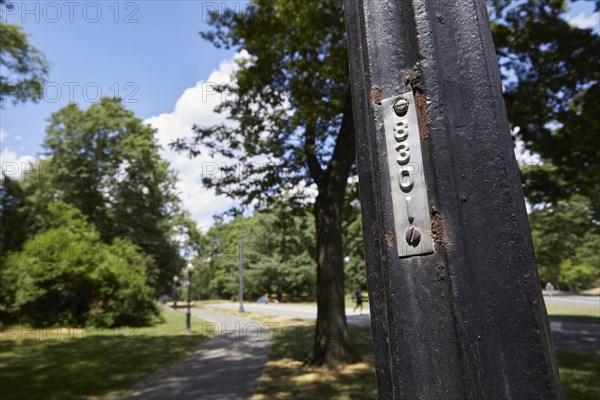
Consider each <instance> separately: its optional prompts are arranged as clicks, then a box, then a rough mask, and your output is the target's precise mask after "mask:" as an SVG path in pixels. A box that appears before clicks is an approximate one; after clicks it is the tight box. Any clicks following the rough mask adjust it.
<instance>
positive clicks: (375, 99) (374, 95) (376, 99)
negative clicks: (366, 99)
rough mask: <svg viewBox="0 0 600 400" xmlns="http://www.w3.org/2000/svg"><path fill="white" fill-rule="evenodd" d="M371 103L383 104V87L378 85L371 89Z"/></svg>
mask: <svg viewBox="0 0 600 400" xmlns="http://www.w3.org/2000/svg"><path fill="white" fill-rule="evenodd" d="M371 103H373V104H378V105H381V89H379V88H378V87H374V88H373V89H372V90H371Z"/></svg>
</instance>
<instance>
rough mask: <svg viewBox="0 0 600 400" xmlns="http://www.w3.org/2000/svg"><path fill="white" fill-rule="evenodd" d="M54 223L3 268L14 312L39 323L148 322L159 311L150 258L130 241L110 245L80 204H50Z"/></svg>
mask: <svg viewBox="0 0 600 400" xmlns="http://www.w3.org/2000/svg"><path fill="white" fill-rule="evenodd" d="M49 212H50V214H51V215H52V216H53V217H54V218H53V221H54V224H53V226H52V227H50V229H48V230H47V231H45V232H43V233H40V234H38V235H36V236H34V237H33V238H31V239H30V240H28V241H27V242H26V243H25V245H24V246H23V250H22V251H20V252H16V253H12V254H9V256H8V258H7V259H6V264H5V266H4V269H3V271H2V276H1V278H2V281H3V291H4V297H5V298H6V299H8V311H9V312H10V313H11V314H12V315H13V316H15V317H16V318H17V319H18V320H21V321H23V322H28V323H31V324H32V325H33V326H37V327H46V326H53V325H58V324H63V325H67V326H86V325H88V326H98V327H112V326H119V325H130V326H135V325H144V324H147V323H149V322H150V320H151V319H152V318H153V317H154V316H156V315H158V310H157V308H156V305H155V304H154V302H153V299H152V290H151V288H150V287H149V286H148V285H147V283H146V264H147V262H148V259H147V258H146V257H145V256H144V255H142V254H140V252H139V251H138V250H137V248H136V247H135V246H134V245H133V244H131V243H130V242H127V241H123V240H116V241H115V242H114V243H113V244H112V245H107V244H105V243H103V242H102V241H101V240H100V237H99V235H98V233H97V232H96V231H95V230H94V229H93V227H92V226H91V225H90V224H88V223H87V222H86V221H85V219H84V218H83V216H82V215H81V213H80V212H79V211H77V210H76V209H75V208H73V207H71V206H69V205H67V204H64V203H61V202H58V203H53V204H51V205H50V206H49Z"/></svg>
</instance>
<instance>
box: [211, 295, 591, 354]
mask: <svg viewBox="0 0 600 400" xmlns="http://www.w3.org/2000/svg"><path fill="white" fill-rule="evenodd" d="M544 300H545V301H546V303H551V304H564V305H577V306H589V307H594V306H595V307H600V297H597V296H582V295H573V294H567V293H564V292H563V293H560V292H555V293H554V294H552V295H545V296H544ZM210 306H211V307H217V308H224V309H228V310H235V311H237V310H238V309H239V303H214V304H210ZM244 309H245V310H246V311H251V312H256V313H262V314H268V315H276V316H286V317H290V318H296V319H306V320H314V319H316V317H317V308H316V306H314V305H308V304H257V303H244ZM346 318H347V320H348V323H349V324H353V325H360V326H367V327H368V326H371V316H370V315H369V306H368V303H367V304H365V308H364V311H363V313H362V315H361V314H360V312H358V311H356V312H354V311H353V309H352V308H346ZM550 328H551V330H552V336H553V338H554V345H555V346H556V347H557V348H565V349H574V350H584V351H600V324H593V323H580V322H571V321H551V322H550Z"/></svg>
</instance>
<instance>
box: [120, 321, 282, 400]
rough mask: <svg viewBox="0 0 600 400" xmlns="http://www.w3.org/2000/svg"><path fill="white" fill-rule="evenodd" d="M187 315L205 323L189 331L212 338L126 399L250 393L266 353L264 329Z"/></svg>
mask: <svg viewBox="0 0 600 400" xmlns="http://www.w3.org/2000/svg"><path fill="white" fill-rule="evenodd" d="M181 311H184V310H181ZM184 312H185V311H184ZM192 314H193V315H194V316H197V317H200V318H202V319H204V320H206V321H209V322H208V323H201V322H200V321H198V320H196V319H195V318H192V328H193V330H195V331H200V332H202V333H211V332H215V335H214V337H213V339H211V340H210V341H209V342H208V343H206V344H204V345H203V346H202V348H201V349H200V350H199V351H198V352H196V353H195V354H194V355H192V356H190V357H188V358H186V359H185V360H184V361H183V362H182V363H181V364H180V365H178V366H177V367H175V368H174V369H173V370H170V371H168V372H167V373H166V374H165V375H164V376H162V377H161V378H159V379H158V380H156V381H155V382H151V383H149V385H148V386H147V387H146V388H143V389H141V390H140V391H139V392H138V393H136V394H135V395H134V396H132V397H130V399H136V400H137V399H140V400H141V399H144V400H145V399H148V400H153V399H160V400H166V399H177V400H188V399H189V400H192V399H193V400H198V399H203V400H204V399H207V400H210V399H223V400H230V399H231V400H233V399H236V400H237V399H247V398H248V397H250V396H251V395H252V393H254V391H255V389H256V386H257V384H258V379H259V378H260V376H261V375H262V371H263V369H264V366H265V363H266V361H267V359H268V357H269V353H270V350H271V346H270V342H269V331H268V328H267V327H266V326H264V325H262V324H259V323H257V322H255V321H251V320H249V319H246V318H241V317H237V316H233V315H226V314H221V313H217V312H212V311H207V310H202V309H192Z"/></svg>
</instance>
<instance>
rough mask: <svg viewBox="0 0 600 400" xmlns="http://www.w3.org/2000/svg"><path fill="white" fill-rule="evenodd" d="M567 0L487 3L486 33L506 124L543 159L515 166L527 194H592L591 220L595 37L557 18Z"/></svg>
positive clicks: (595, 203) (599, 197)
mask: <svg viewBox="0 0 600 400" xmlns="http://www.w3.org/2000/svg"><path fill="white" fill-rule="evenodd" d="M573 3H575V2H571V1H566V0H528V1H526V2H523V1H510V0H494V1H493V2H492V4H493V7H492V18H493V20H494V22H493V23H492V33H493V37H494V43H495V45H496V51H497V54H498V60H499V63H500V67H501V72H502V73H503V81H504V97H505V100H506V106H507V110H508V116H509V120H510V122H511V125H512V127H513V128H515V132H517V133H516V135H517V137H519V138H521V139H522V140H523V141H524V143H525V146H526V148H527V149H529V150H532V151H534V152H536V153H538V154H539V155H540V156H541V157H542V160H543V161H544V165H543V166H528V167H527V168H526V169H524V171H523V174H524V182H525V193H526V195H527V197H528V199H529V200H530V201H531V202H532V203H543V202H556V201H558V200H561V199H564V200H566V199H569V198H570V197H571V194H572V193H578V194H581V195H584V196H587V197H590V198H591V199H592V207H593V210H594V213H593V214H594V216H595V218H596V219H597V220H598V219H600V162H599V161H598V160H600V147H599V146H598V144H597V143H598V133H599V132H600V120H599V119H598V114H599V113H600V86H599V84H598V82H599V81H600V37H599V36H598V33H597V32H594V31H593V30H592V29H591V28H590V29H582V28H578V27H576V26H572V25H570V24H569V23H568V22H567V21H566V20H565V18H564V17H565V14H564V13H565V12H566V11H567V10H568V8H569V7H570V6H571V5H572V4H573ZM598 4H599V3H598V2H596V9H597V10H596V11H598Z"/></svg>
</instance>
